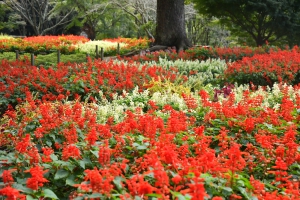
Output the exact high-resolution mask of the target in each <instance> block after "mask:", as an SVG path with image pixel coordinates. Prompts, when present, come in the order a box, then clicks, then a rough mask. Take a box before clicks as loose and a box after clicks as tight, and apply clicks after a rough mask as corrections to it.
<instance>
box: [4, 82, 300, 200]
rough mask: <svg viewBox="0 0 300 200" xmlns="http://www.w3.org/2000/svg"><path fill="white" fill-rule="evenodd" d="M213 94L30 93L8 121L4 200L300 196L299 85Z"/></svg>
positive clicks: (6, 126)
mask: <svg viewBox="0 0 300 200" xmlns="http://www.w3.org/2000/svg"><path fill="white" fill-rule="evenodd" d="M274 97H276V98H274ZM211 98H212V96H211V95H210V94H209V93H207V92H206V91H204V90H202V91H199V93H197V94H193V95H185V94H182V95H179V94H177V95H174V93H168V92H167V91H165V92H164V93H154V94H150V93H147V92H146V93H145V92H142V93H139V92H138V90H135V91H134V92H133V93H124V94H123V95H121V96H120V97H117V96H115V98H114V100H113V101H112V102H111V103H108V102H106V103H100V104H99V103H98V104H97V103H96V104H87V103H80V102H78V101H75V102H68V103H63V102H53V103H51V102H43V103H42V102H40V103H37V102H34V101H33V99H32V96H31V95H30V93H27V102H26V103H25V104H22V105H20V106H19V107H18V108H17V110H16V111H9V112H7V114H6V116H5V117H4V118H2V120H1V138H0V142H1V146H2V150H1V151H0V154H1V156H0V159H1V164H2V169H1V170H2V172H1V173H2V182H3V184H4V188H2V189H1V190H0V194H2V195H4V196H7V197H10V199H12V198H13V197H16V196H17V195H19V197H21V196H22V195H26V196H27V198H30V199H35V198H46V197H48V198H52V199H83V198H90V199H93V198H100V199H108V198H118V199H147V198H148V199H149V198H154V197H155V198H158V199H168V198H170V199H171V198H183V199H204V198H210V199H229V198H230V199H240V198H243V199H251V198H257V199H271V198H274V199H282V198H289V199H299V198H298V197H299V176H300V174H299V167H300V166H299V162H300V152H299V139H300V138H299V130H298V127H299V120H300V118H299V112H300V110H299V109H300V89H299V88H293V87H291V86H284V85H276V86H274V88H273V89H272V91H264V90H262V89H260V90H258V91H256V92H251V90H249V88H245V87H244V88H243V87H239V88H235V89H234V90H233V91H232V92H231V93H230V95H229V96H228V97H227V98H224V97H220V99H219V100H218V101H217V102H213V101H211V100H210V99H211ZM170 99H173V100H170ZM117 106H121V108H118V107H117ZM116 110H119V111H118V112H116ZM103 113H106V115H104V114H103ZM124 114H125V115H124Z"/></svg>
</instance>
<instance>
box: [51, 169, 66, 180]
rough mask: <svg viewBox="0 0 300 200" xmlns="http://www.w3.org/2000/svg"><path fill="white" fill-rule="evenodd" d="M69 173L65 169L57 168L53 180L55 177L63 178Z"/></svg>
mask: <svg viewBox="0 0 300 200" xmlns="http://www.w3.org/2000/svg"><path fill="white" fill-rule="evenodd" d="M68 175H69V172H68V171H67V170H65V169H59V170H58V171H57V172H56V174H55V176H54V180H57V179H61V178H65V177H67V176H68Z"/></svg>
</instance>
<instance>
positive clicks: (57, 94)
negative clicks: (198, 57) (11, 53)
mask: <svg viewBox="0 0 300 200" xmlns="http://www.w3.org/2000/svg"><path fill="white" fill-rule="evenodd" d="M1 69H2V70H1V71H0V96H1V100H0V102H1V106H2V108H1V109H2V112H3V111H4V110H5V109H6V107H7V105H8V104H12V105H16V104H17V103H18V102H21V101H22V100H23V99H24V98H25V92H26V91H31V92H35V93H36V95H37V98H39V99H43V100H56V99H60V100H61V99H64V98H68V99H69V100H72V99H75V98H77V97H79V96H80V97H81V99H82V100H85V99H86V98H90V100H93V99H94V98H98V99H99V98H100V99H101V98H103V97H100V96H99V90H101V91H102V92H103V93H104V95H105V97H106V98H108V99H110V98H111V97H112V96H113V94H114V93H122V91H123V90H126V91H128V92H129V91H131V90H132V89H133V88H135V87H136V86H138V87H139V88H140V89H143V88H145V87H146V86H145V85H146V84H147V83H148V82H149V81H150V80H152V79H158V77H164V78H165V79H170V80H171V81H174V80H175V78H176V72H175V71H174V72H172V71H166V70H164V69H163V68H161V67H156V66H153V67H147V66H139V65H134V64H126V65H125V64H122V63H119V64H117V63H114V62H113V61H110V62H101V61H95V62H93V63H92V62H91V61H90V62H88V63H83V64H60V65H58V66H56V67H53V68H44V67H35V66H30V63H29V62H28V61H27V62H22V61H16V62H11V63H9V62H8V61H5V60H3V61H2V63H1Z"/></svg>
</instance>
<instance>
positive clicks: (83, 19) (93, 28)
mask: <svg viewBox="0 0 300 200" xmlns="http://www.w3.org/2000/svg"><path fill="white" fill-rule="evenodd" d="M110 4H111V3H110V1H106V0H85V1H82V0H67V5H69V6H70V7H73V8H74V9H75V11H76V15H75V16H74V17H73V20H72V22H71V23H70V24H69V25H68V26H67V28H70V27H74V26H77V27H80V28H81V31H82V32H84V33H85V34H87V36H88V38H89V39H91V40H94V39H95V38H96V34H97V26H98V22H99V21H100V19H101V18H102V17H103V13H104V12H105V11H106V9H107V7H108V6H109V5H110Z"/></svg>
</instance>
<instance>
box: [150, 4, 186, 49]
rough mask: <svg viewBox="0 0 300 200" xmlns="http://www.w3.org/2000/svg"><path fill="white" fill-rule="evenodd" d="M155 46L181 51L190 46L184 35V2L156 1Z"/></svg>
mask: <svg viewBox="0 0 300 200" xmlns="http://www.w3.org/2000/svg"><path fill="white" fill-rule="evenodd" d="M156 21H157V25H156V35H155V44H156V45H163V46H169V47H170V46H175V47H176V49H177V51H181V50H183V49H186V48H188V47H190V46H191V43H190V41H189V40H188V38H187V35H186V27H185V10H184V0H157V18H156Z"/></svg>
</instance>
